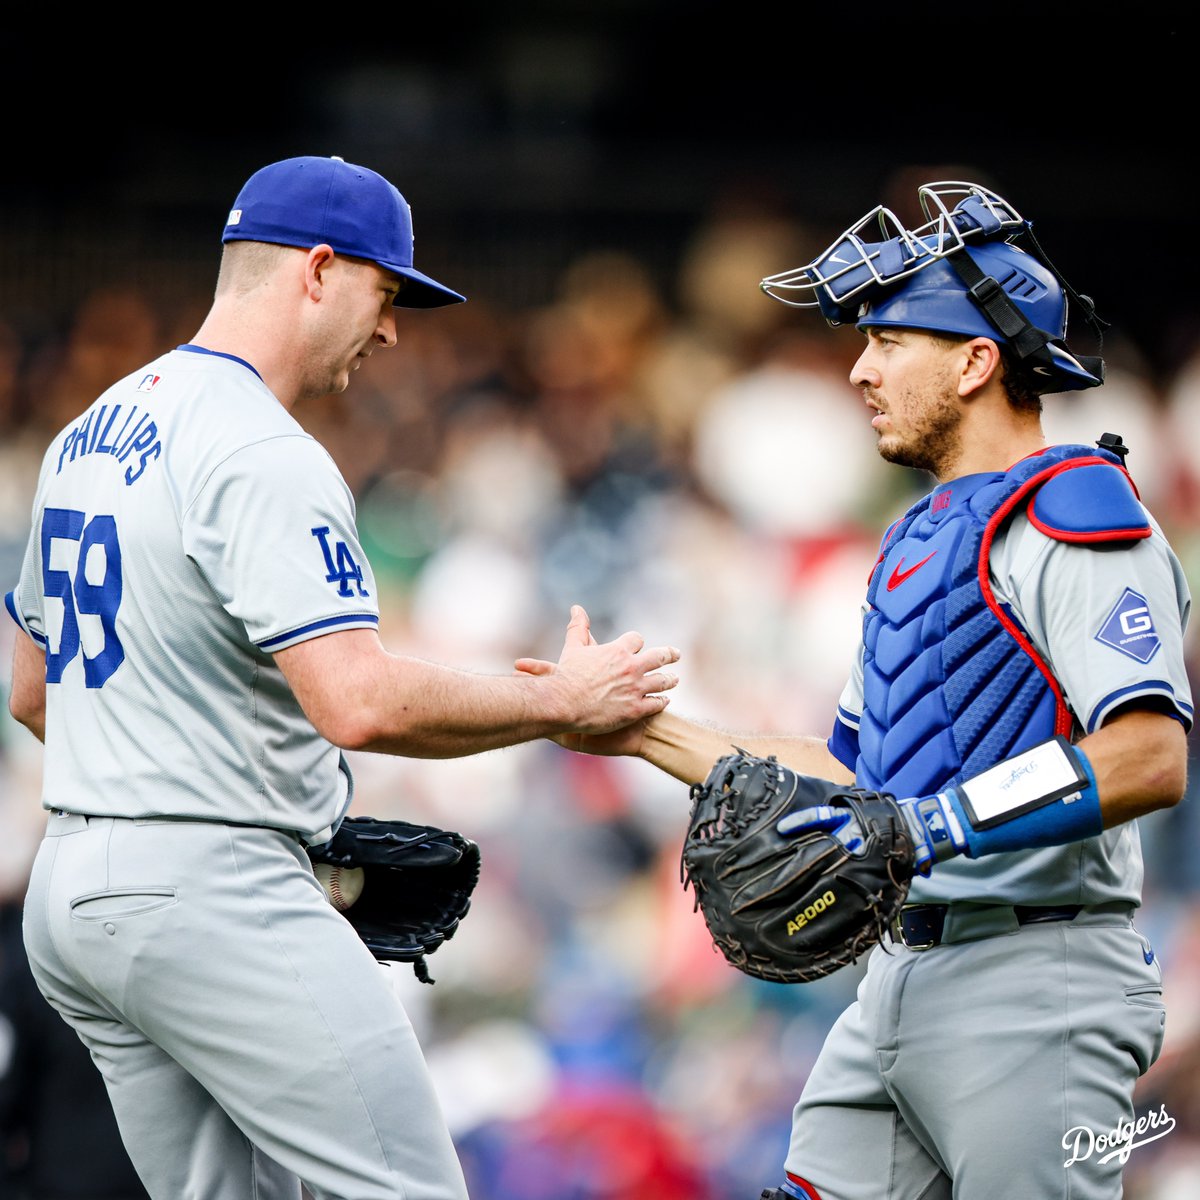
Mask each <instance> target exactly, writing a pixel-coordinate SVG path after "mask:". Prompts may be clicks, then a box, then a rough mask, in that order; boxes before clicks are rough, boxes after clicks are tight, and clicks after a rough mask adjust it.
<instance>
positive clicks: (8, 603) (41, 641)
mask: <svg viewBox="0 0 1200 1200" xmlns="http://www.w3.org/2000/svg"><path fill="white" fill-rule="evenodd" d="M4 607H5V608H7V609H8V615H9V616H10V617H12V619H13V620H14V621H16V623H17V624H18V625H20V627H21V628H22V629H23V630H25V632H26V633H27V634H29V636H30V637H31V638H33V640H34V641H35V642H37V644H38V645H39V646H45V644H46V639H45V638H44V637H43V636H42V635H41V634H40V633H38V632H36V631H35V630H33V629H30V628H29V626H28V625H26V624H25V622H24V621H22V620H21V614H20V613H19V612H17V601H16V596H15V594H14V593H13V592H5V593H4Z"/></svg>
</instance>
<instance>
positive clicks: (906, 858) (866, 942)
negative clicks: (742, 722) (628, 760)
mask: <svg viewBox="0 0 1200 1200" xmlns="http://www.w3.org/2000/svg"><path fill="white" fill-rule="evenodd" d="M798 813H801V814H806V816H805V820H806V821H809V822H812V823H811V824H809V825H808V827H807V831H806V832H804V833H803V834H799V835H796V836H789V835H788V834H786V833H783V832H780V825H781V822H785V821H786V819H787V818H788V817H789V816H794V815H796V814H798ZM783 828H784V829H786V828H787V825H786V824H784V825H783ZM914 833H915V831H914V830H913V829H912V828H911V827H910V825H909V823H908V821H907V820H906V818H905V815H904V812H903V810H902V808H901V806H900V805H899V804H898V803H897V801H896V800H895V798H894V797H892V796H890V795H888V794H886V793H883V792H868V791H865V790H863V789H861V788H854V787H845V786H839V785H837V784H834V783H830V782H828V781H826V780H823V779H815V778H813V777H811V776H808V775H798V774H797V773H796V772H795V771H792V770H791V769H790V768H788V767H785V766H784V765H782V764H781V763H780V762H779V761H778V760H777V759H776V758H775V757H774V756H771V757H767V758H761V757H755V756H754V755H751V754H747V753H746V752H745V751H744V750H740V749H739V750H738V751H737V753H736V754H729V755H726V756H725V757H723V758H720V759H718V760H717V762H716V763H715V764H714V766H713V768H712V770H711V772H710V773H709V775H708V778H707V779H706V780H705V781H704V783H702V784H696V785H695V786H694V787H693V788H692V815H691V820H690V822H689V826H688V831H687V836H686V838H685V840H684V846H683V862H682V872H683V880H684V884H685V886H687V885H690V886H691V887H692V888H693V889H694V891H695V894H696V905H697V907H698V908H699V909H700V911H701V912H702V913H703V915H704V920H705V923H706V924H707V925H708V929H709V932H710V933H711V934H712V936H713V942H714V944H715V945H716V946H717V948H718V949H719V950H720V951H721V953H722V954H724V955H725V958H726V959H727V960H728V961H729V962H730V963H731V964H732V965H733V966H735V967H737V968H738V969H739V970H741V971H744V972H745V973H746V974H747V975H753V976H755V977H757V978H759V979H767V980H771V981H773V982H776V983H805V982H807V981H809V980H813V979H820V978H822V977H823V976H825V975H829V974H832V973H833V972H834V971H836V970H838V969H839V968H840V967H844V966H847V965H848V964H850V963H854V962H857V961H858V959H859V958H860V957H861V956H862V955H863V954H864V953H865V952H866V951H867V950H869V949H870V948H871V947H872V946H874V945H875V944H876V943H878V942H879V941H880V940H881V939H882V937H883V935H884V933H885V931H886V930H887V928H888V926H889V925H890V924H891V922H892V921H893V920H894V919H895V917H896V915H897V914H898V913H899V911H900V907H901V905H903V903H904V901H905V898H906V897H907V895H908V888H909V881H910V880H911V879H912V877H913V872H914V870H915V869H916V866H917V862H918V858H917V852H916V849H915V846H916V841H915V838H914ZM839 835H840V836H839Z"/></svg>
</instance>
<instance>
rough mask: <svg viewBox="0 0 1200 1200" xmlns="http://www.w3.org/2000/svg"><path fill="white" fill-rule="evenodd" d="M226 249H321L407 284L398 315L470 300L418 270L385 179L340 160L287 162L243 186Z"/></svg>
mask: <svg viewBox="0 0 1200 1200" xmlns="http://www.w3.org/2000/svg"><path fill="white" fill-rule="evenodd" d="M221 241H222V242H270V243H272V244H273V245H277V246H297V247H299V248H301V249H304V250H308V249H311V248H312V247H313V246H319V245H321V244H322V243H324V244H326V245H329V246H332V247H333V249H334V252H335V253H337V254H345V255H347V256H348V257H350V258H365V259H366V260H367V261H368V262H374V263H378V264H379V265H380V266H381V267H383V268H384V269H385V270H388V271H393V272H395V274H397V275H399V276H401V278H402V279H404V281H405V282H404V284H403V286H402V287H401V288H400V291H399V293H398V294H397V296H396V301H395V303H396V305H397V306H398V307H399V308H441V307H442V306H443V305H445V304H459V303H461V302H462V301H463V300H465V299H466V297H465V296H460V295H459V294H458V292H454V291H451V290H450V289H449V288H448V287H445V286H444V285H443V284H440V283H438V282H437V280H435V279H430V278H429V276H428V275H424V274H422V273H421V272H420V271H417V270H415V269H414V268H413V265H412V264H413V227H412V211H411V209H410V208H409V207H408V202H407V201H406V200H405V199H404V197H403V196H402V195H400V193H399V192H398V191H397V190H396V188H395V187H393V186H392V184H390V183H388V181H387V180H386V179H384V177H383V176H382V175H379V174H377V173H376V172H375V171H371V170H369V169H368V168H366V167H357V166H355V165H354V164H353V163H348V162H346V161H345V160H344V159H341V158H321V157H319V156H305V157H301V158H285V159H284V160H283V161H282V162H276V163H271V164H270V166H266V167H263V168H262V169H261V170H258V171H255V172H254V174H253V175H251V176H250V178H249V179H247V180H246V182H245V184H244V185H243V186H242V190H241V191H240V192H239V193H238V197H237V199H236V200H235V201H234V202H233V208H232V210H231V211H230V213H229V219H228V221H227V222H226V223H225V233H224V235H223V236H222V238H221Z"/></svg>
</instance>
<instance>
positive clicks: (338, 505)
mask: <svg viewBox="0 0 1200 1200" xmlns="http://www.w3.org/2000/svg"><path fill="white" fill-rule="evenodd" d="M6 602H7V607H8V610H9V612H10V613H11V614H12V616H13V617H14V619H15V620H16V621H17V622H18V624H20V626H21V627H22V628H23V629H24V630H25V631H26V632H27V633H28V634H29V635H30V636H32V637H33V638H34V639H35V640H36V641H37V642H38V643H39V645H41V646H43V647H44V648H45V650H46V682H47V688H46V694H47V714H46V721H47V740H48V742H50V743H51V744H53V745H54V747H55V752H54V754H53V755H47V756H46V762H45V768H44V803H45V806H46V807H47V808H53V809H58V810H63V811H67V812H77V813H87V814H92V815H95V816H115V817H151V816H166V817H191V818H200V819H208V820H217V821H227V822H232V823H235V824H246V825H263V826H268V827H274V828H279V829H284V830H290V831H295V832H297V833H299V834H300V835H301V836H303V837H306V838H308V839H309V840H321V836H322V835H325V836H327V833H326V831H328V830H329V828H330V827H331V825H332V824H333V823H334V822H335V821H336V820H337V819H338V818H339V816H340V815H341V814H342V813H343V812H344V811H345V810H346V808H347V807H348V806H349V802H350V796H351V790H352V784H351V779H350V773H349V770H348V768H347V766H346V763H345V759H344V756H342V754H341V753H340V751H339V750H338V749H337V748H336V747H334V746H332V745H330V743H329V742H328V741H326V740H325V739H324V738H322V737H321V736H320V735H319V734H317V732H316V731H315V730H314V728H313V726H312V725H311V723H310V722H309V720H308V718H307V717H306V716H305V715H304V712H303V711H302V709H301V708H300V706H299V704H298V702H297V701H296V698H295V696H294V695H293V694H292V692H291V689H290V688H289V686H288V684H287V681H286V679H285V678H284V676H283V674H282V672H281V671H280V670H279V668H278V667H277V666H276V665H275V663H274V661H273V659H272V656H271V652H272V651H276V650H280V649H283V648H285V647H287V646H291V645H294V644H296V643H298V642H300V641H302V640H304V639H306V638H310V637H315V636H318V635H320V634H323V633H326V632H328V631H330V630H332V629H354V628H371V627H375V626H377V625H378V621H379V610H378V604H377V598H376V594H375V582H374V579H373V577H372V574H371V570H370V566H369V564H368V563H367V560H366V557H365V555H364V554H363V552H362V550H361V548H360V546H359V543H358V538H357V534H356V531H355V517H354V501H353V497H352V495H351V493H350V490H349V488H348V487H347V486H346V483H345V481H344V480H343V479H342V477H341V474H340V473H339V471H338V469H337V467H336V465H335V464H334V462H333V460H332V459H331V458H330V456H329V454H328V453H327V452H326V451H325V450H324V449H323V448H322V447H321V446H320V445H319V444H318V443H317V442H316V441H315V440H314V439H313V438H311V437H310V436H309V435H308V434H307V433H305V432H304V430H303V429H302V428H301V426H300V425H299V424H298V423H297V421H296V420H295V419H294V418H293V417H292V416H291V415H290V414H289V413H288V412H287V411H286V410H285V409H284V408H283V407H282V406H281V405H280V404H279V402H278V401H277V400H276V398H275V397H274V395H273V394H272V393H271V392H270V391H269V390H268V388H267V387H266V385H265V384H264V383H263V381H262V380H261V379H260V378H259V376H258V374H257V373H256V372H255V371H254V369H253V368H252V367H251V366H250V365H249V364H247V363H245V362H242V361H241V360H239V359H235V358H233V357H231V356H228V355H221V354H214V353H211V352H208V351H204V350H201V349H200V348H198V347H191V346H183V347H179V348H177V349H175V350H173V351H171V352H169V353H167V354H165V355H163V356H162V357H161V358H159V359H157V360H156V361H155V362H153V363H150V364H149V365H148V366H146V367H145V368H143V369H141V370H139V371H137V372H135V373H133V374H132V375H129V376H128V377H126V378H125V379H122V380H121V381H119V382H118V383H116V384H115V385H114V386H112V387H111V388H109V389H108V391H106V392H105V393H104V394H103V395H101V396H100V397H99V399H97V400H96V402H95V403H94V404H92V406H91V407H90V408H88V409H87V411H86V412H84V413H83V414H82V415H81V416H80V417H79V419H78V420H76V421H74V422H73V423H72V424H71V425H70V426H69V427H68V428H66V429H64V430H63V431H62V432H61V433H60V434H59V435H58V436H57V437H56V438H55V439H54V440H53V442H52V443H51V445H50V447H49V449H48V450H47V452H46V455H45V458H44V461H43V464H42V469H41V475H40V478H39V482H38V487H37V494H36V499H35V501H34V508H33V527H32V532H31V536H30V539H29V546H28V550H27V552H26V555H25V560H24V565H23V568H22V571H21V578H20V582H19V584H18V585H17V587H16V588H15V589H14V590H13V591H12V592H10V593H9V594H8V596H7V597H6Z"/></svg>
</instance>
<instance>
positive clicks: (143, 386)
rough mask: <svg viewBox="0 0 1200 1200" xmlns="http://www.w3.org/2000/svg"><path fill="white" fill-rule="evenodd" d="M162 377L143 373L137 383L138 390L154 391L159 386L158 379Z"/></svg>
mask: <svg viewBox="0 0 1200 1200" xmlns="http://www.w3.org/2000/svg"><path fill="white" fill-rule="evenodd" d="M161 378H162V376H161V375H143V376H142V379H141V382H140V383H139V384H138V385H137V390H138V391H139V392H152V391H154V389H155V388H156V387H157V386H158V381H159V380H160V379H161Z"/></svg>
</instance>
